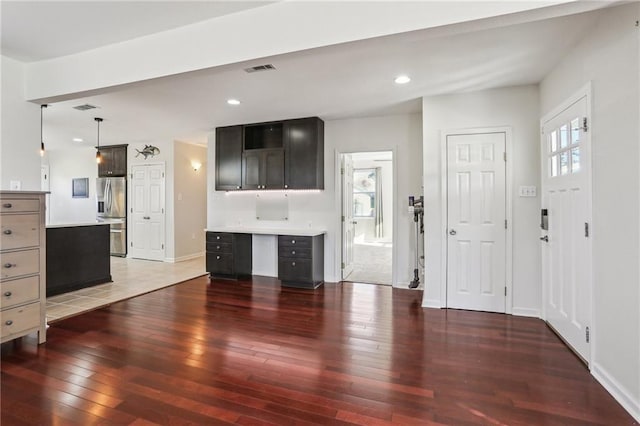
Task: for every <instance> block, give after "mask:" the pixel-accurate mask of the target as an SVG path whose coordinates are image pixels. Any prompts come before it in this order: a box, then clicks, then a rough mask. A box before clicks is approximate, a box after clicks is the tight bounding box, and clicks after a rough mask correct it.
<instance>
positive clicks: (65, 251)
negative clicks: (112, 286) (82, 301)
mask: <svg viewBox="0 0 640 426" xmlns="http://www.w3.org/2000/svg"><path fill="white" fill-rule="evenodd" d="M108 282H111V257H110V256H109V225H108V224H102V225H98V224H96V225H91V226H69V227H52V228H47V297H50V296H55V295H56V294H62V293H67V292H70V291H74V290H79V289H81V288H85V287H91V286H94V285H98V284H103V283H108Z"/></svg>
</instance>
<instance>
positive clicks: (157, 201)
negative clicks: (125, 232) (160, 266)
mask: <svg viewBox="0 0 640 426" xmlns="http://www.w3.org/2000/svg"><path fill="white" fill-rule="evenodd" d="M164 167H165V166H164V163H156V164H145V165H135V166H132V167H131V209H130V212H131V219H130V221H131V227H132V229H131V230H132V232H131V235H132V237H131V241H130V247H131V250H130V252H129V255H130V256H131V257H135V258H138V259H147V260H161V261H162V260H164V238H165V235H164V234H165V232H164V229H165V193H164V190H165V178H164Z"/></svg>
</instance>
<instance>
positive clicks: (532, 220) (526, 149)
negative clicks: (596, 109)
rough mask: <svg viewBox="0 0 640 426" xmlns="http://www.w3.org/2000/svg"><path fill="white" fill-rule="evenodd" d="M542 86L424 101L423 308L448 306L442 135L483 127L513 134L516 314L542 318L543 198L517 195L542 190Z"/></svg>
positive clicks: (510, 155)
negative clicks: (443, 285) (444, 283)
mask: <svg viewBox="0 0 640 426" xmlns="http://www.w3.org/2000/svg"><path fill="white" fill-rule="evenodd" d="M538 105H539V104H538V87H537V86H533V85H532V86H521V87H508V88H502V89H495V90H486V91H481V92H474V93H465V94H457V95H446V96H436V97H429V98H424V99H423V111H422V114H423V120H424V123H423V128H424V131H423V134H424V185H425V247H426V255H425V257H426V259H425V260H426V278H425V282H426V287H425V293H424V300H423V306H430V307H440V306H443V305H444V302H445V295H444V294H443V291H441V280H442V279H443V276H444V273H445V272H446V271H443V270H442V266H441V262H442V255H441V244H442V236H443V233H444V228H445V227H446V218H443V217H441V216H442V198H441V197H442V194H441V190H442V187H441V185H442V180H441V172H442V167H444V165H442V164H440V163H441V152H440V151H441V149H440V148H441V143H442V140H441V136H442V132H443V131H445V130H453V129H468V128H482V127H503V126H508V127H511V129H512V132H513V133H512V135H513V145H512V146H513V151H512V152H511V153H509V154H508V155H509V161H511V163H512V167H513V186H512V188H513V190H512V194H511V195H512V197H513V216H512V217H513V223H512V224H511V226H512V227H513V228H512V229H513V278H512V282H513V287H512V288H513V294H512V301H513V313H514V314H518V315H530V316H539V314H540V303H541V286H540V248H539V241H538V236H539V225H538V222H539V221H538V215H539V212H540V199H539V197H535V198H520V197H518V196H517V190H518V187H519V186H521V185H535V186H538V187H539V185H540V171H539V169H540V157H539V152H540V149H539V140H540V130H539V125H538V123H539V116H538V112H539V106H538Z"/></svg>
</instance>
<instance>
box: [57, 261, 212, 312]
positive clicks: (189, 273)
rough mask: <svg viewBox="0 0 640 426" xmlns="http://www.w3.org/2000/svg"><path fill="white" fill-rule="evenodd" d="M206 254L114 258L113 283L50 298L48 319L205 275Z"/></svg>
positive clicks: (91, 308) (94, 307)
mask: <svg viewBox="0 0 640 426" xmlns="http://www.w3.org/2000/svg"><path fill="white" fill-rule="evenodd" d="M205 274H206V272H205V262H204V256H201V257H198V258H195V259H191V260H186V261H184V262H178V263H165V262H154V261H150V260H140V259H126V258H120V257H112V258H111V277H112V278H113V282H111V283H106V284H100V285H97V286H93V287H88V288H83V289H82V290H77V291H73V292H70V293H65V294H60V295H58V296H52V297H48V298H47V322H48V323H51V322H55V321H57V320H61V319H63V318H67V317H70V316H73V315H77V314H80V313H82V312H86V311H90V310H93V309H96V308H99V307H102V306H106V305H109V304H111V303H114V302H117V301H120V300H124V299H129V298H131V297H134V296H139V295H141V294H144V293H149V292H151V291H154V290H158V289H160V288H163V287H168V286H170V285H173V284H176V283H179V282H182V281H185V280H189V279H191V278H195V277H199V276H201V275H205Z"/></svg>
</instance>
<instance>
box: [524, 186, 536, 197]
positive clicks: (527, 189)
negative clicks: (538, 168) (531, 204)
mask: <svg viewBox="0 0 640 426" xmlns="http://www.w3.org/2000/svg"><path fill="white" fill-rule="evenodd" d="M519 189H520V190H519V194H520V196H521V197H536V196H537V195H538V194H537V188H536V187H535V186H521V187H520V188H519Z"/></svg>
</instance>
